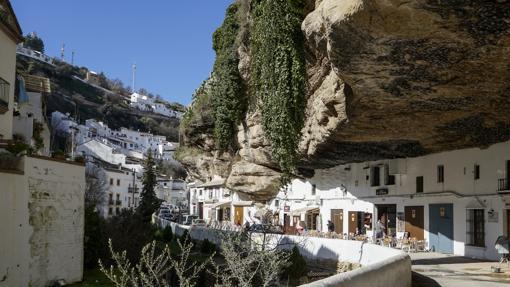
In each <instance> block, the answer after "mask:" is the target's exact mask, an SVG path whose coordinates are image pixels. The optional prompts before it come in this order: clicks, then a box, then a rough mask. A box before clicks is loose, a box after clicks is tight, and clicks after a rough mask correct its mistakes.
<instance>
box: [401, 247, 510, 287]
mask: <svg viewBox="0 0 510 287" xmlns="http://www.w3.org/2000/svg"><path fill="white" fill-rule="evenodd" d="M410 256H411V259H412V261H413V271H414V273H415V274H413V287H417V286H419V287H421V286H427V287H428V286H431V287H434V286H444V287H450V286H461V287H496V286H510V269H509V266H508V265H506V264H504V265H500V264H499V263H498V262H488V261H479V260H474V259H470V258H465V257H459V256H452V255H444V254H438V253H433V252H431V253H411V254H410ZM491 266H501V267H502V271H503V272H504V273H498V274H495V273H492V272H491Z"/></svg>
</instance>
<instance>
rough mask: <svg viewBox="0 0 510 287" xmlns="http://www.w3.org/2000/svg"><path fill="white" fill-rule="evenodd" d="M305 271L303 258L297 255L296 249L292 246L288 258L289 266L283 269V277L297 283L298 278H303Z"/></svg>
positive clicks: (297, 250) (306, 269) (299, 254)
mask: <svg viewBox="0 0 510 287" xmlns="http://www.w3.org/2000/svg"><path fill="white" fill-rule="evenodd" d="M307 271H308V268H307V266H306V260H305V258H304V257H303V256H302V255H301V253H299V249H298V247H297V246H294V247H293V248H292V251H291V254H290V258H289V266H288V267H287V268H286V269H285V272H284V276H287V277H288V278H289V279H290V280H296V282H298V281H299V278H301V277H303V276H305V275H306V272H307Z"/></svg>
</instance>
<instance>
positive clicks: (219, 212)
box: [217, 208, 223, 221]
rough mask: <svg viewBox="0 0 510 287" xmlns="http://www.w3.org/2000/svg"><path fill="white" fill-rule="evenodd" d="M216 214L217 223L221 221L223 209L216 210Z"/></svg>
mask: <svg viewBox="0 0 510 287" xmlns="http://www.w3.org/2000/svg"><path fill="white" fill-rule="evenodd" d="M217 213H218V221H223V209H221V208H218V209H217Z"/></svg>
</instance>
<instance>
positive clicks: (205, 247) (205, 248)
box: [200, 239, 216, 254]
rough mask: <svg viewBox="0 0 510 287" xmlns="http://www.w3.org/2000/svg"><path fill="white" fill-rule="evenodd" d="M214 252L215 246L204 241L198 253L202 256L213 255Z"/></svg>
mask: <svg viewBox="0 0 510 287" xmlns="http://www.w3.org/2000/svg"><path fill="white" fill-rule="evenodd" d="M215 251H216V245H215V244H214V243H212V242H211V241H209V240H207V239H205V240H204V241H202V243H201V245H200V252H202V253H203V254H213V252H215Z"/></svg>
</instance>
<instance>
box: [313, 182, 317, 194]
mask: <svg viewBox="0 0 510 287" xmlns="http://www.w3.org/2000/svg"><path fill="white" fill-rule="evenodd" d="M316 191H317V185H315V184H312V195H315V193H316Z"/></svg>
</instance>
